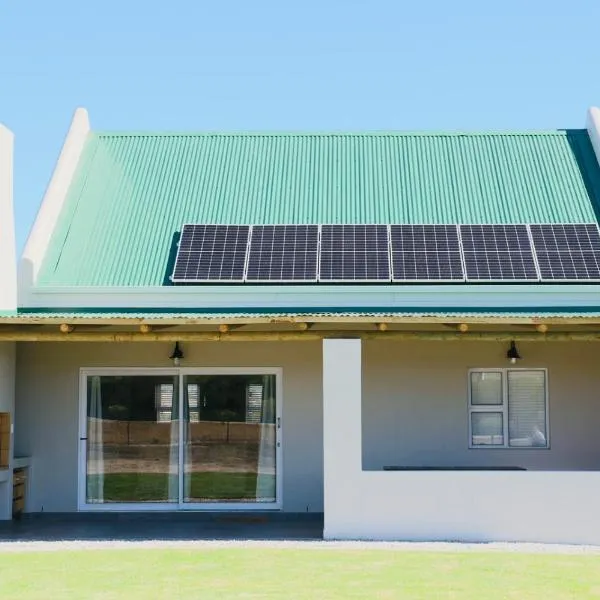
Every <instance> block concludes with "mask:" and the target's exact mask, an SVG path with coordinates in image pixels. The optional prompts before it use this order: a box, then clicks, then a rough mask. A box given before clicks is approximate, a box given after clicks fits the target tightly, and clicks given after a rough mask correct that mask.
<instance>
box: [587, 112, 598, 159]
mask: <svg viewBox="0 0 600 600" xmlns="http://www.w3.org/2000/svg"><path fill="white" fill-rule="evenodd" d="M586 126H587V131H588V135H589V136H590V140H591V142H592V146H593V148H594V153H595V154H596V160H597V161H598V163H600V108H596V107H595V106H592V107H591V108H590V109H589V110H588V115H587V123H586Z"/></svg>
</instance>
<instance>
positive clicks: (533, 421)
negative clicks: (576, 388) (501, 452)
mask: <svg viewBox="0 0 600 600" xmlns="http://www.w3.org/2000/svg"><path fill="white" fill-rule="evenodd" d="M508 437H509V445H510V446H546V444H547V442H546V440H547V437H548V436H547V432H546V374H545V372H544V371H509V372H508Z"/></svg>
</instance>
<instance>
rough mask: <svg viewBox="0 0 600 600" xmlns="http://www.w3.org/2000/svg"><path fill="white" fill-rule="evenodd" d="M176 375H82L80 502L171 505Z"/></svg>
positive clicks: (175, 493)
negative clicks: (83, 488) (83, 459)
mask: <svg viewBox="0 0 600 600" xmlns="http://www.w3.org/2000/svg"><path fill="white" fill-rule="evenodd" d="M178 385H179V382H178V377H176V376H173V375H156V376H155V375H152V376H150V375H123V376H121V375H110V376H109V375H90V376H88V377H87V412H86V430H87V432H86V437H87V441H86V465H85V468H86V473H85V477H86V503H88V504H108V503H140V502H144V503H145V502H148V503H150V502H157V503H166V502H171V503H177V502H178V500H179V405H178Z"/></svg>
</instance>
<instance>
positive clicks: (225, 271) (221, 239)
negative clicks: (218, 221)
mask: <svg viewBox="0 0 600 600" xmlns="http://www.w3.org/2000/svg"><path fill="white" fill-rule="evenodd" d="M249 232H250V227H249V226H247V225H189V224H188V225H184V226H183V229H182V231H181V238H180V240H179V248H178V250H177V257H176V258H175V268H174V270H173V275H172V277H171V280H172V281H173V282H175V283H197V282H206V281H243V278H244V267H245V264H246V253H247V247H248V235H249Z"/></svg>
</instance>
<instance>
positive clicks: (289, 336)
mask: <svg viewBox="0 0 600 600" xmlns="http://www.w3.org/2000/svg"><path fill="white" fill-rule="evenodd" d="M347 337H352V338H358V339H363V340H378V339H385V340H396V341H416V340H419V341H435V342H441V341H444V342H445V341H448V342H451V341H476V342H477V341H485V342H501V343H506V342H510V341H512V340H514V341H516V342H536V341H537V342H539V341H549V342H600V331H597V332H587V333H583V332H570V333H569V332H564V333H563V332H548V333H546V334H545V335H543V336H541V335H540V334H539V332H537V331H532V332H529V333H527V332H523V333H521V332H513V333H492V332H481V333H479V332H478V333H460V332H457V331H439V332H435V331H434V332H430V331H395V330H391V331H352V332H348V331H343V330H339V331H330V330H322V331H321V330H318V329H315V330H307V331H239V332H228V333H220V332H216V331H181V332H169V331H164V332H163V331H151V332H149V333H141V332H139V331H125V332H108V331H79V330H76V331H73V332H72V333H70V334H69V335H65V334H64V333H61V332H56V331H48V332H44V331H31V330H26V331H20V330H17V329H15V330H12V331H0V341H13V342H164V343H174V342H177V341H179V342H258V341H260V342H264V341H272V342H284V341H310V342H314V341H320V340H322V339H324V338H347Z"/></svg>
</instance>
